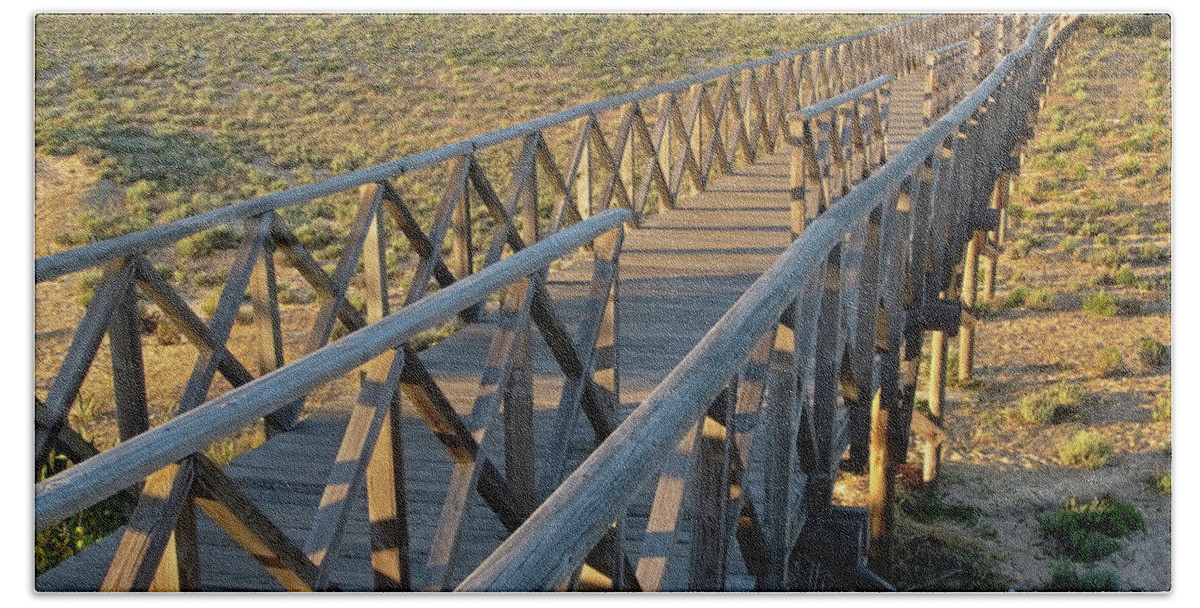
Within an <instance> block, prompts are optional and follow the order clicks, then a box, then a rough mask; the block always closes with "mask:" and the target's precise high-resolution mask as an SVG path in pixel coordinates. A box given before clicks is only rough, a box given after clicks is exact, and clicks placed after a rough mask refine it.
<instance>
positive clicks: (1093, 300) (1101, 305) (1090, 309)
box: [1083, 289, 1117, 317]
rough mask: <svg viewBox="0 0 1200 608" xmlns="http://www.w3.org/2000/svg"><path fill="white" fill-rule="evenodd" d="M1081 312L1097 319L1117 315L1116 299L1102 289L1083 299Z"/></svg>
mask: <svg viewBox="0 0 1200 608" xmlns="http://www.w3.org/2000/svg"><path fill="white" fill-rule="evenodd" d="M1083 310H1084V311H1085V312H1087V313H1090V314H1093V315H1096V316H1098V317H1112V316H1115V315H1116V314H1117V298H1116V296H1114V295H1112V294H1110V293H1108V292H1106V291H1104V290H1103V289H1102V290H1100V291H1099V292H1097V293H1094V294H1092V295H1090V296H1084V297H1083Z"/></svg>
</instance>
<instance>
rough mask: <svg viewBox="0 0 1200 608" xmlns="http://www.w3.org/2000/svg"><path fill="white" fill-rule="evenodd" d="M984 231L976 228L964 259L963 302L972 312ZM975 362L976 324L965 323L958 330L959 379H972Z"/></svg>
mask: <svg viewBox="0 0 1200 608" xmlns="http://www.w3.org/2000/svg"><path fill="white" fill-rule="evenodd" d="M983 238H984V232H982V231H979V230H976V231H975V232H974V236H973V237H972V238H971V240H970V241H968V242H967V255H966V259H965V260H964V261H963V282H962V303H963V307H964V308H967V309H968V310H970V311H971V312H974V309H975V287H976V280H975V274H976V272H977V271H978V268H979V250H980V249H981V248H982V246H983ZM974 364H975V325H974V324H973V323H963V324H962V325H961V326H960V328H959V330H958V379H959V380H970V379H971V374H972V372H973V371H974Z"/></svg>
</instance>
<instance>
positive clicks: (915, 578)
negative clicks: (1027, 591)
mask: <svg viewBox="0 0 1200 608" xmlns="http://www.w3.org/2000/svg"><path fill="white" fill-rule="evenodd" d="M895 535H896V540H895V544H894V545H893V546H894V549H893V554H892V559H893V563H894V564H895V566H894V568H893V578H892V579H891V581H892V582H893V583H894V584H895V585H896V588H897V589H900V590H902V591H1004V590H1007V589H1009V587H1010V586H1011V584H1012V581H1011V580H1010V579H1008V578H1007V577H1006V576H1004V574H1003V573H1002V571H1001V568H1000V563H1001V562H1000V556H999V555H997V554H996V553H995V552H993V551H991V550H989V549H987V548H986V547H984V546H983V545H981V544H980V543H979V542H977V541H976V540H974V539H973V538H971V537H970V536H968V535H965V534H962V533H960V532H958V531H956V530H955V529H953V528H950V527H946V526H944V525H936V524H935V525H929V524H923V523H921V522H918V521H915V520H913V519H912V518H910V517H908V516H907V515H905V514H904V513H903V512H900V513H899V514H898V515H897V516H896V527H895Z"/></svg>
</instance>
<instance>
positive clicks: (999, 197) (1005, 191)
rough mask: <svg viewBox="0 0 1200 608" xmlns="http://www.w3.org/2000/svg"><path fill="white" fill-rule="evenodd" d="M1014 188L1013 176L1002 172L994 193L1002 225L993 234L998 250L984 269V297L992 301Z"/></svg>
mask: <svg viewBox="0 0 1200 608" xmlns="http://www.w3.org/2000/svg"><path fill="white" fill-rule="evenodd" d="M1011 186H1012V174H1010V173H1008V172H1001V173H1000V174H999V175H998V176H997V177H996V187H995V189H994V190H993V191H992V204H991V207H992V208H993V209H998V210H999V211H1000V223H999V225H998V226H997V227H996V230H995V231H994V232H993V233H992V242H993V243H995V245H996V248H995V250H994V251H993V252H992V255H989V256H987V265H986V267H985V268H984V269H983V297H984V298H986V299H987V300H991V299H992V298H994V297H995V296H996V270H997V268H996V266H997V265H998V264H999V263H1000V257H999V248H1000V245H1001V243H1002V242H1003V238H1004V224H1005V223H1006V222H1007V221H1008V216H1007V212H1008V197H1009V188H1011Z"/></svg>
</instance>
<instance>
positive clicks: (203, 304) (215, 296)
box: [200, 287, 222, 318]
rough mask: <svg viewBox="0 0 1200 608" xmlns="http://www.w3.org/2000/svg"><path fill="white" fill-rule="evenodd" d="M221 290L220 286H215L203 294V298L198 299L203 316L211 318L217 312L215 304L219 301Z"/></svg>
mask: <svg viewBox="0 0 1200 608" xmlns="http://www.w3.org/2000/svg"><path fill="white" fill-rule="evenodd" d="M221 291H222V288H220V287H216V288H213V289H210V290H209V291H208V293H206V294H204V299H203V300H200V311H201V312H203V313H204V316H206V317H209V318H212V316H213V314H215V313H216V312H217V305H218V304H220V303H221Z"/></svg>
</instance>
